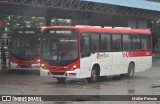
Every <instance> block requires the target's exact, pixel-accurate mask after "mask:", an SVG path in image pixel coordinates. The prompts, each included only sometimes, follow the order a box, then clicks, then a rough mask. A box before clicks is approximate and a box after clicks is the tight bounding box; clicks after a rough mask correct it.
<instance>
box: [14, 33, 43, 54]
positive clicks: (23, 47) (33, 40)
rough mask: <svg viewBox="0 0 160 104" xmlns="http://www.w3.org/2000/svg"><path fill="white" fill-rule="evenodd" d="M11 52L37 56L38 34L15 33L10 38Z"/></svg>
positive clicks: (38, 46) (38, 47)
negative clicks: (11, 41)
mask: <svg viewBox="0 0 160 104" xmlns="http://www.w3.org/2000/svg"><path fill="white" fill-rule="evenodd" d="M12 39H13V43H12V54H13V55H18V56H38V55H39V49H40V38H39V34H38V35H35V34H34V35H20V36H19V35H17V36H15V37H13V38H12Z"/></svg>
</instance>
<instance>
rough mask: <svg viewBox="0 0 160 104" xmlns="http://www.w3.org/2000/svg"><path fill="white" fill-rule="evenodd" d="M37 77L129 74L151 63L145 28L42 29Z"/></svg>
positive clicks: (90, 78)
mask: <svg viewBox="0 0 160 104" xmlns="http://www.w3.org/2000/svg"><path fill="white" fill-rule="evenodd" d="M42 34H43V35H42V44H41V45H42V46H41V52H42V53H41V55H42V61H41V64H40V67H41V68H40V73H41V76H52V77H54V78H57V80H58V81H59V82H64V81H65V79H66V78H87V80H88V82H96V81H98V79H99V78H100V77H104V76H108V75H124V76H127V77H133V75H134V72H141V71H145V70H147V69H149V68H151V66H152V47H151V32H150V30H149V29H146V30H142V29H129V28H109V27H104V28H99V27H92V26H88V27H87V26H86V27H85V26H84V27H83V26H82V27H80V26H53V27H45V28H43V29H42Z"/></svg>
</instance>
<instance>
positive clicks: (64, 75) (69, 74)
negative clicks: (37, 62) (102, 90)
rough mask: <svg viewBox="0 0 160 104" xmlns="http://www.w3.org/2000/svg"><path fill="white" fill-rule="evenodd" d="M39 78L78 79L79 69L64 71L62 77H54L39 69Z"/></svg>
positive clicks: (47, 71) (45, 70)
mask: <svg viewBox="0 0 160 104" xmlns="http://www.w3.org/2000/svg"><path fill="white" fill-rule="evenodd" d="M73 74H74V75H73ZM40 76H51V77H55V78H80V69H75V70H69V71H66V72H65V73H64V74H63V75H58V74H56V75H54V74H52V73H51V72H49V70H47V69H42V68H40Z"/></svg>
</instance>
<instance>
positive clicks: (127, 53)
mask: <svg viewBox="0 0 160 104" xmlns="http://www.w3.org/2000/svg"><path fill="white" fill-rule="evenodd" d="M122 56H123V57H145V56H152V51H150V50H149V51H124V52H122Z"/></svg>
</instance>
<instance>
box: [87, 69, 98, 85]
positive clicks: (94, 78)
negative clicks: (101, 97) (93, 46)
mask: <svg viewBox="0 0 160 104" xmlns="http://www.w3.org/2000/svg"><path fill="white" fill-rule="evenodd" d="M98 78H99V74H98V68H97V67H93V69H92V72H91V77H90V78H87V81H88V82H89V83H94V82H97V81H98Z"/></svg>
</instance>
